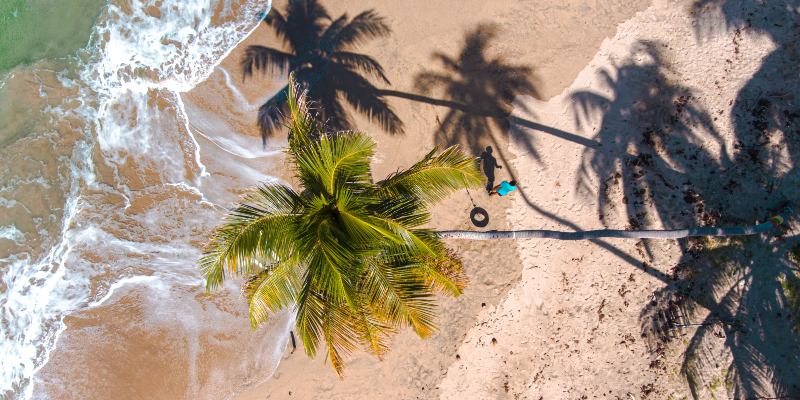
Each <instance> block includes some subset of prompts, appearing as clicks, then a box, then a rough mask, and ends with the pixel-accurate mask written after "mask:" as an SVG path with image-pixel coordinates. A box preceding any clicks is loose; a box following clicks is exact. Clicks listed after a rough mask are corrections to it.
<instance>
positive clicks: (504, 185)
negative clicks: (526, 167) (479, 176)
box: [489, 181, 517, 196]
mask: <svg viewBox="0 0 800 400" xmlns="http://www.w3.org/2000/svg"><path fill="white" fill-rule="evenodd" d="M515 190H517V181H511V182H507V181H502V182H500V184H499V185H497V186H495V187H493V188H492V190H490V191H489V196H494V195H499V196H505V195H507V194H509V193H510V192H513V191H515Z"/></svg>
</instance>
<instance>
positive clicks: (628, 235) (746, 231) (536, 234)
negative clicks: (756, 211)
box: [438, 208, 792, 240]
mask: <svg viewBox="0 0 800 400" xmlns="http://www.w3.org/2000/svg"><path fill="white" fill-rule="evenodd" d="M791 213H792V210H791V208H788V209H787V210H785V211H784V212H782V213H781V214H780V215H777V216H775V217H772V218H770V219H769V220H768V221H767V222H764V223H763V224H759V225H751V226H733V227H728V228H688V229H674V230H668V231H659V230H651V231H621V230H614V229H601V230H596V231H585V232H559V231H548V230H524V231H488V232H472V231H442V232H438V235H439V238H441V239H469V240H494V239H559V240H585V239H598V238H622V239H680V238H686V237H692V236H744V235H758V234H761V233H764V232H767V231H769V230H771V229H773V228H776V227H777V226H778V225H780V224H782V223H783V221H784V220H785V219H786V218H788V217H789V215H791Z"/></svg>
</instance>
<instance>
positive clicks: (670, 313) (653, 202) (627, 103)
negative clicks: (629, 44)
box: [573, 43, 800, 398]
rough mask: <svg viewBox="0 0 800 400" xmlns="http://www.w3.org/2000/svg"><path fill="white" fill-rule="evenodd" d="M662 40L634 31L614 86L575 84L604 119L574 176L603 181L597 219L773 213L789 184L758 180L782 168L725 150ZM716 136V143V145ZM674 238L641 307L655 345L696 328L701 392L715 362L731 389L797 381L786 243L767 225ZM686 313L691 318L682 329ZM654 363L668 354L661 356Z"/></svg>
mask: <svg viewBox="0 0 800 400" xmlns="http://www.w3.org/2000/svg"><path fill="white" fill-rule="evenodd" d="M659 47H660V45H659V44H658V43H639V44H638V45H637V47H636V48H634V49H633V50H634V53H635V54H636V55H637V57H632V58H631V59H630V60H627V61H624V62H622V63H621V64H620V65H618V66H616V68H615V69H616V70H615V71H605V80H606V83H607V85H608V86H609V87H610V88H611V89H612V90H613V92H614V93H613V95H612V96H610V97H609V98H605V97H603V96H600V95H597V94H595V93H591V92H579V93H576V94H574V96H573V99H574V100H576V104H577V106H576V109H575V112H576V113H577V114H579V116H580V117H581V118H584V119H585V118H592V117H594V118H596V116H597V115H599V116H600V118H601V119H602V124H601V128H600V130H599V132H598V133H597V136H596V138H595V140H596V141H598V142H599V143H601V144H602V146H599V147H598V148H596V149H588V148H587V149H586V151H585V152H584V164H583V166H582V169H581V171H580V177H579V181H578V182H577V185H579V186H584V187H585V188H587V189H594V188H593V187H592V186H593V185H592V184H591V182H592V181H593V179H596V180H595V181H599V182H600V187H599V188H598V189H597V190H596V192H597V196H598V214H599V217H600V219H601V220H603V222H604V223H607V224H610V223H611V222H612V221H614V220H616V222H620V221H619V220H620V219H621V220H622V222H623V223H627V225H628V227H629V228H630V229H639V228H642V227H647V226H652V224H654V223H660V224H662V225H663V226H664V228H666V229H680V228H685V227H688V226H697V225H701V226H718V225H721V226H724V225H734V224H742V223H746V224H750V223H752V222H753V221H754V220H760V221H763V220H765V219H766V218H768V217H770V216H771V215H775V213H777V211H778V209H779V208H780V203H781V202H782V200H783V199H784V198H787V197H789V196H788V194H789V193H781V192H780V191H779V190H773V189H769V188H768V189H769V190H760V189H762V188H764V186H765V185H764V184H763V183H762V182H766V181H768V180H769V179H775V178H776V177H778V172H779V171H777V170H775V169H774V168H772V166H771V165H772V163H765V164H767V165H770V167H768V168H761V171H760V172H756V171H755V169H757V165H758V163H757V162H754V161H752V159H751V157H750V155H749V153H748V152H747V151H748V150H746V149H743V148H742V147H746V146H739V148H737V150H739V151H738V152H736V157H734V158H733V159H730V158H729V157H728V156H727V154H728V150H727V148H726V142H725V141H724V140H723V139H722V137H721V135H720V134H719V133H718V132H716V131H715V129H714V126H713V124H712V118H711V116H710V115H709V113H708V112H707V111H705V110H704V109H703V108H702V107H701V106H699V105H698V103H697V102H696V99H695V97H694V94H693V93H692V91H691V90H689V89H688V88H685V87H681V86H680V85H678V84H677V83H675V82H676V79H673V77H674V75H673V73H672V71H671V70H670V67H669V64H668V63H667V62H666V61H665V59H664V58H663V57H662V55H661V54H660V51H659ZM635 59H639V60H641V59H645V60H647V61H645V62H637V61H634V60H635ZM737 122H738V121H737ZM742 125H744V123H742ZM751 126H752V124H751ZM748 134H753V133H752V132H749V133H748ZM714 147H716V148H717V149H719V150H718V151H716V152H713V153H712V152H711V151H710V149H711V148H714ZM748 160H749V161H748ZM741 163H747V165H738V164H741ZM781 173H782V172H781ZM790 174H791V173H790ZM783 176H784V177H786V175H783ZM785 179H787V178H785ZM792 179H794V178H792ZM754 188H755V189H754ZM788 191H789V190H788V189H787V192H788ZM644 247H645V249H647V250H648V252H650V249H649V248H648V247H647V244H646V243H645V246H644ZM679 247H680V249H681V252H682V257H681V259H680V261H679V262H678V264H677V265H676V266H675V267H673V268H672V271H671V273H670V277H669V281H668V282H669V283H668V284H667V285H666V286H665V287H664V288H663V289H661V290H659V291H657V292H656V293H655V294H654V297H653V301H652V302H650V304H648V305H647V307H646V308H645V309H643V310H642V312H641V316H640V317H641V323H642V328H643V336H646V337H647V341H648V344H649V345H650V348H651V351H652V352H654V353H663V352H664V349H665V348H666V347H667V346H668V342H669V341H670V340H671V339H672V338H675V337H676V335H688V336H689V337H690V339H689V344H688V348H687V349H686V351H685V353H684V355H683V359H682V360H681V365H680V367H681V372H682V374H683V376H684V377H685V378H686V380H687V382H688V384H689V388H690V390H691V391H692V394H693V395H694V397H695V398H698V397H700V396H701V395H702V393H703V390H706V389H704V388H705V387H706V386H708V385H711V382H712V381H713V380H714V378H715V375H719V374H720V373H721V372H720V371H724V372H725V373H724V374H723V375H724V376H723V378H722V379H724V380H725V382H726V388H727V389H728V390H729V395H731V396H734V397H735V398H745V397H751V396H767V395H769V396H780V395H787V394H796V393H798V391H796V389H795V387H796V385H797V384H798V382H797V379H798V378H797V376H796V375H797V374H796V371H797V367H796V366H795V367H791V366H790V364H792V363H795V364H796V363H797V362H798V360H800V357H799V356H800V350H798V349H800V347H798V340H797V337H796V336H794V335H793V334H792V326H791V325H792V324H791V323H790V322H787V321H786V316H787V315H788V314H787V313H786V311H785V310H784V311H779V310H782V309H783V306H782V305H783V304H786V303H787V299H786V296H785V295H784V294H783V293H782V292H781V290H780V285H779V282H778V281H777V280H776V279H775V277H776V276H789V275H791V273H792V267H791V262H790V261H789V260H788V259H787V257H786V254H787V252H788V249H789V248H790V247H791V243H788V242H786V243H784V242H780V241H776V239H775V238H774V237H773V236H769V235H763V236H760V237H750V238H748V239H731V240H707V239H700V240H681V241H679ZM754 248H757V249H759V250H760V251H754ZM650 258H651V259H652V254H650ZM687 324H696V326H694V327H692V328H690V329H689V330H675V328H676V327H678V326H683V325H687ZM721 339H724V340H721ZM651 368H663V369H664V370H666V365H665V364H664V362H663V361H658V359H657V360H656V361H654V362H653V364H652V365H651Z"/></svg>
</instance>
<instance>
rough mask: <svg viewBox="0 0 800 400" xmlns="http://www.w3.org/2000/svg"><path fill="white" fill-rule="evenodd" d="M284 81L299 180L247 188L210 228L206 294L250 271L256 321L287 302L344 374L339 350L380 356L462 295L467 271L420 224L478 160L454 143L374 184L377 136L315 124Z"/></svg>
mask: <svg viewBox="0 0 800 400" xmlns="http://www.w3.org/2000/svg"><path fill="white" fill-rule="evenodd" d="M290 84H291V85H290V88H291V90H290V91H289V93H288V98H287V100H288V101H287V103H288V109H289V112H290V114H289V116H287V117H288V118H289V119H290V123H289V128H290V132H289V149H288V151H287V153H288V154H289V156H290V164H291V165H292V168H293V170H294V172H295V177H296V179H297V180H298V181H299V183H300V186H302V187H303V189H304V190H303V191H302V192H299V193H298V192H296V191H295V190H293V189H292V188H290V187H288V186H285V185H282V184H276V183H265V184H262V185H260V186H258V187H257V188H255V189H253V190H251V191H250V192H249V193H248V194H247V195H246V196H245V197H244V201H243V202H242V203H240V204H239V205H238V206H237V207H236V208H234V209H233V210H232V211H231V212H230V214H229V215H228V216H227V219H226V221H225V223H224V224H223V225H222V226H220V227H218V228H217V229H216V230H215V232H214V235H213V237H212V239H211V240H210V242H209V243H208V245H207V246H206V248H205V251H204V254H203V257H202V258H201V260H200V267H201V270H202V273H203V276H204V277H205V279H206V289H207V291H208V292H209V293H210V292H214V291H217V290H219V289H220V288H221V287H222V285H223V283H224V282H225V280H226V278H227V277H231V276H233V277H235V276H246V277H249V279H248V280H247V281H246V283H245V284H244V285H243V294H244V295H245V297H246V298H247V299H248V301H249V305H250V322H251V326H252V328H253V329H254V330H255V329H256V328H258V326H259V325H261V324H263V323H264V322H266V321H267V319H268V318H269V314H270V313H275V312H278V311H280V310H283V309H286V308H292V307H293V310H294V311H295V312H296V329H297V332H298V334H299V336H300V338H301V339H302V342H303V346H304V348H305V351H306V353H307V354H308V355H309V356H310V357H312V358H313V357H314V356H315V355H316V353H317V349H318V347H319V346H320V345H321V344H324V345H325V346H326V347H327V354H326V357H330V359H331V365H332V366H333V367H334V369H335V370H336V372H337V373H338V374H339V376H340V377H343V371H344V368H345V366H346V365H345V357H346V356H347V354H349V353H351V352H352V351H354V350H355V349H356V348H357V347H358V346H359V345H360V346H363V347H364V348H365V349H366V351H368V352H370V353H372V354H375V355H377V356H378V357H379V358H380V357H381V356H383V355H384V354H385V353H386V352H387V351H388V348H389V345H390V342H391V338H392V336H393V335H394V334H395V333H397V332H398V330H399V329H402V328H404V327H411V328H413V329H414V330H415V331H416V333H417V334H418V335H419V336H420V337H422V338H425V337H430V336H431V335H432V334H434V333H435V332H436V329H437V328H436V323H435V319H436V317H437V310H436V303H435V298H434V296H435V295H436V294H443V295H448V296H458V295H459V294H460V293H461V290H462V289H463V288H464V286H465V285H466V283H467V279H466V275H465V273H464V269H463V267H462V264H461V262H460V260H458V259H457V258H456V257H455V256H454V255H453V254H452V253H451V252H449V251H448V250H447V248H446V247H445V245H444V244H443V243H442V242H441V241H440V239H439V238H438V237H437V236H436V234H435V233H434V232H433V231H431V230H429V229H425V228H422V226H423V225H424V224H426V223H427V222H428V221H429V220H430V213H429V211H428V209H429V207H431V206H432V205H434V204H436V203H438V202H440V201H441V200H443V199H444V198H445V197H447V196H448V195H449V194H451V193H453V192H454V191H457V190H460V189H462V188H465V187H469V188H478V187H480V186H481V181H482V179H481V176H480V172H479V170H478V166H477V163H476V161H475V160H474V159H471V158H469V157H467V156H466V155H465V154H464V153H462V152H461V151H459V150H458V149H457V148H455V147H451V148H448V149H447V150H445V151H444V152H442V153H441V154H439V155H438V156H437V155H436V154H435V153H436V150H435V149H434V151H432V152H430V153H428V154H427V155H425V157H423V158H422V160H420V161H419V162H417V163H416V164H414V165H413V166H412V167H411V168H409V169H408V170H405V171H402V172H398V173H396V174H393V175H391V176H389V177H388V178H386V179H384V180H381V181H378V182H377V183H372V176H371V171H370V158H371V157H372V156H373V154H374V148H375V142H374V141H373V140H372V139H370V138H369V137H368V136H367V135H366V134H364V133H359V132H351V131H350V132H338V133H331V132H330V131H326V130H324V129H322V128H319V127H318V125H317V121H316V120H315V118H313V117H311V116H310V114H309V113H308V108H307V103H306V99H305V96H304V94H302V93H300V92H299V85H297V84H295V83H294V81H293V78H290Z"/></svg>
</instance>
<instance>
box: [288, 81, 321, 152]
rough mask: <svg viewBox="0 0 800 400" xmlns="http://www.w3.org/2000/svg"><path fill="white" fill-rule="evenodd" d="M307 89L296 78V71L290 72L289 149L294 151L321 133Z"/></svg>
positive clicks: (309, 142) (311, 141)
mask: <svg viewBox="0 0 800 400" xmlns="http://www.w3.org/2000/svg"><path fill="white" fill-rule="evenodd" d="M306 91H307V90H306V89H305V88H303V87H302V86H301V85H300V83H299V82H297V80H296V79H295V73H294V72H292V73H291V74H289V90H288V91H287V100H286V103H287V104H288V106H289V116H290V119H289V125H288V128H289V151H290V152H292V153H294V152H297V151H298V149H301V148H304V147H306V146H308V145H310V144H311V143H313V141H314V140H315V139H316V137H317V136H318V135H319V134H320V133H321V132H320V129H319V127H318V126H317V121H316V119H314V117H313V115H312V114H311V112H310V109H309V106H308V102H307V100H306V96H305V94H306Z"/></svg>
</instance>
